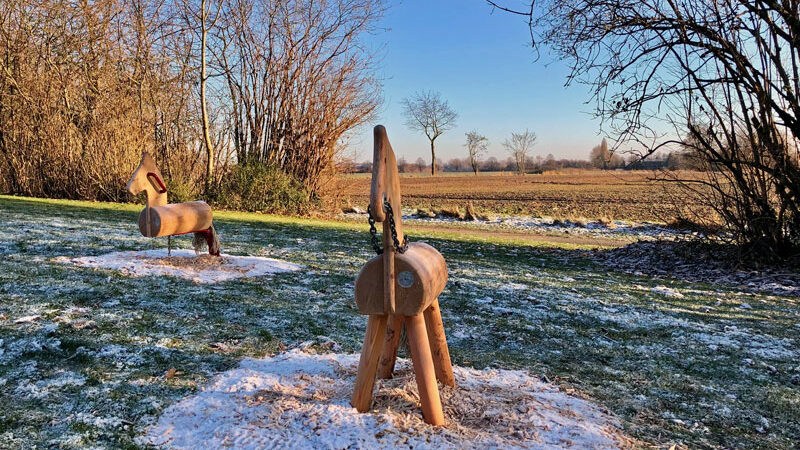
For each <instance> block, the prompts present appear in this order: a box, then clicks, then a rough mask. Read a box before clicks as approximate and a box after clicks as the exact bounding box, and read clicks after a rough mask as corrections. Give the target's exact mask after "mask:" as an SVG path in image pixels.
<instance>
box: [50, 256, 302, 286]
mask: <svg viewBox="0 0 800 450" xmlns="http://www.w3.org/2000/svg"><path fill="white" fill-rule="evenodd" d="M53 261H55V262H61V263H73V264H77V265H79V266H83V267H93V268H95V269H111V270H118V271H120V272H122V273H124V274H125V275H128V276H132V277H147V276H164V275H167V276H173V277H180V278H185V279H187V280H192V281H194V282H195V283H200V284H205V283H219V282H222V281H229V280H233V279H236V278H242V277H260V276H264V275H271V274H275V273H281V272H292V271H295V270H300V269H301V268H302V266H300V265H298V264H294V263H290V262H286V261H281V260H278V259H273V258H265V257H261V256H233V255H222V257H220V258H216V257H213V256H207V255H203V256H197V255H196V254H195V252H194V250H186V249H175V250H172V255H171V256H169V257H168V256H167V250H164V249H159V250H144V251H138V252H135V251H131V252H114V253H107V254H105V255H100V256H84V257H80V258H67V257H60V258H54V259H53Z"/></svg>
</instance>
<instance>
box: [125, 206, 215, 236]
mask: <svg viewBox="0 0 800 450" xmlns="http://www.w3.org/2000/svg"><path fill="white" fill-rule="evenodd" d="M148 217H149V222H150V223H149V224H148ZM213 218H214V215H213V213H212V212H211V207H210V206H208V204H207V203H206V202H201V201H196V202H186V203H173V204H171V205H164V206H154V207H151V208H145V209H143V210H142V212H141V213H139V231H141V232H142V236H147V237H161V236H172V235H176V234H185V233H191V232H194V231H201V230H208V229H209V228H211V223H212V220H213ZM148 225H149V227H148Z"/></svg>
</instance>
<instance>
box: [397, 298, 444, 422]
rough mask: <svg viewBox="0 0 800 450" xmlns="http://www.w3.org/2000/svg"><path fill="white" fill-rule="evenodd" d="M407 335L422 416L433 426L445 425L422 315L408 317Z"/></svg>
mask: <svg viewBox="0 0 800 450" xmlns="http://www.w3.org/2000/svg"><path fill="white" fill-rule="evenodd" d="M406 334H407V335H408V344H409V347H410V348H411V361H412V362H413V364H414V376H415V377H416V379H417V389H418V390H419V400H420V403H421V404H422V416H423V418H424V419H425V422H427V423H429V424H431V425H436V426H439V425H444V413H443V412H442V401H441V399H440V398H439V386H438V385H437V384H436V372H435V369H434V366H433V358H432V356H431V348H430V344H429V343H428V334H427V332H426V331H425V319H424V318H423V317H422V314H417V315H416V316H409V317H406Z"/></svg>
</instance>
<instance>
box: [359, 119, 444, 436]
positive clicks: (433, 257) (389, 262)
mask: <svg viewBox="0 0 800 450" xmlns="http://www.w3.org/2000/svg"><path fill="white" fill-rule="evenodd" d="M374 131H375V152H374V161H373V162H374V164H373V172H372V186H371V193H370V210H371V213H372V216H373V217H374V218H375V220H376V221H377V222H383V248H384V251H383V254H382V255H379V256H376V257H375V258H372V259H371V260H369V261H368V262H367V263H366V264H365V265H364V267H363V269H362V270H361V273H359V275H358V278H357V279H356V283H355V297H356V304H357V305H358V309H359V311H360V312H361V314H365V315H368V316H369V319H368V321H367V331H366V336H365V337H364V347H363V348H362V350H361V359H360V361H359V365H358V375H357V376H356V383H355V387H354V390H353V398H352V401H351V404H352V405H353V406H354V407H355V408H356V409H357V410H358V411H360V412H366V411H368V410H369V409H370V407H371V404H372V390H373V388H374V386H375V376H376V375H378V376H379V377H381V378H391V376H392V371H393V369H394V363H395V359H396V357H397V348H398V345H399V339H400V333H401V331H402V327H403V324H405V327H406V334H407V336H408V343H409V348H410V350H411V359H412V362H413V364H414V375H415V377H416V379H417V388H418V389H419V397H420V403H421V405H422V415H423V417H424V419H425V421H426V422H427V423H429V424H431V425H443V424H444V414H443V413H442V403H441V399H440V398H439V387H438V385H437V379H438V381H440V382H442V383H443V384H446V385H449V386H454V385H455V379H454V378H453V369H452V365H451V363H450V353H449V351H448V348H447V340H446V338H445V334H444V327H443V325H442V316H441V312H440V310H439V301H438V297H439V294H441V293H442V291H443V290H444V287H445V284H446V283H447V263H446V262H445V260H444V257H442V255H441V254H440V253H439V252H438V251H437V250H436V249H434V248H433V247H431V246H430V245H428V244H425V243H422V242H414V243H411V244H409V245H408V248H407V249H406V250H405V252H403V253H399V252H397V251H396V249H395V245H394V237H393V236H392V232H391V228H392V227H391V226H390V225H391V224H390V222H389V214H388V209H387V210H384V203H385V202H388V203H389V205H390V206H391V209H392V211H393V213H394V214H393V221H394V229H395V232H396V237H397V241H398V242H399V243H400V245H402V243H403V241H404V234H403V223H402V214H401V204H400V177H399V174H398V171H397V161H396V159H395V155H394V151H393V150H392V146H391V144H389V138H388V137H387V136H386V129H385V128H384V127H382V126H380V125H379V126H377V127H375V130H374Z"/></svg>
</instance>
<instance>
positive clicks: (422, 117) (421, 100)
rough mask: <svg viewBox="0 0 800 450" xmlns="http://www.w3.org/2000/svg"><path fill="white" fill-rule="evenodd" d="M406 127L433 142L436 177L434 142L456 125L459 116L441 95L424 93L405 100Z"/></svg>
mask: <svg viewBox="0 0 800 450" xmlns="http://www.w3.org/2000/svg"><path fill="white" fill-rule="evenodd" d="M402 105H403V114H404V115H405V117H406V126H408V128H410V129H412V130H416V131H421V132H423V133H425V136H427V137H428V140H429V141H430V142H431V175H436V147H435V146H434V141H436V138H438V137H439V136H441V135H442V134H443V133H444V132H446V131H448V130H450V129H452V128H453V127H455V125H456V119H457V118H458V114H456V112H455V111H453V109H452V108H450V105H448V104H447V100H444V99H442V96H441V94H439V93H438V92H433V91H423V92H418V93H416V94H414V95H413V96H411V97H409V98H407V99H405V100H403V103H402Z"/></svg>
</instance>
